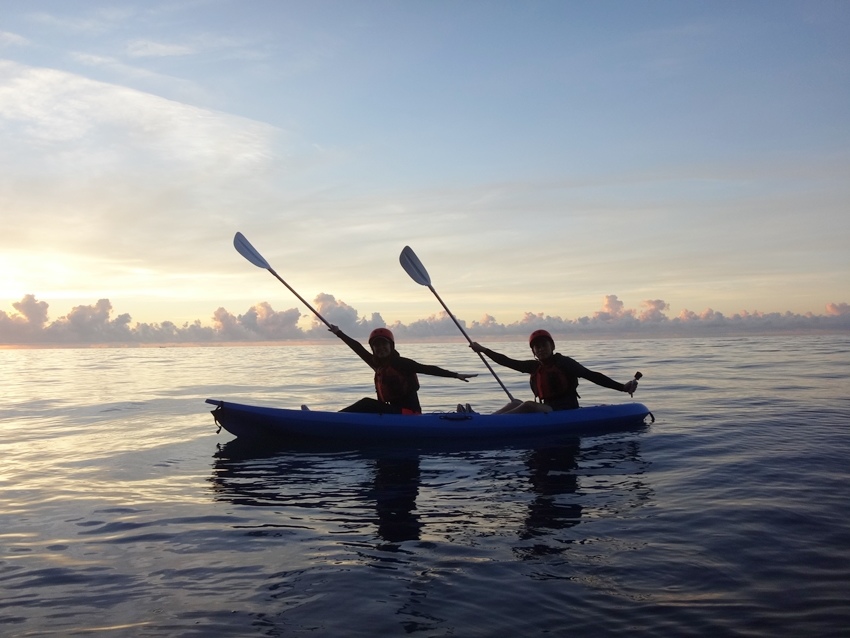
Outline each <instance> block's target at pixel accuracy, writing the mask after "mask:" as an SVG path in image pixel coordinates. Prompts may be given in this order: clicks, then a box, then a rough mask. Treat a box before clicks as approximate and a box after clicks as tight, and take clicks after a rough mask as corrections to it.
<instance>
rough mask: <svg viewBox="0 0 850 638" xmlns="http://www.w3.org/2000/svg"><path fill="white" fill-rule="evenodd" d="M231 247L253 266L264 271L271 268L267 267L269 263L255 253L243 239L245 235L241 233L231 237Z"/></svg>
mask: <svg viewBox="0 0 850 638" xmlns="http://www.w3.org/2000/svg"><path fill="white" fill-rule="evenodd" d="M233 247H234V248H236V251H237V252H238V253H239V254H240V255H242V256H243V257H244V258H245V259H247V260H248V261H250V262H251V263H252V264H254V265H255V266H259V267H260V268H266V269H270V268H271V266H269V262H267V261H266V260H265V259H263V256H262V255H261V254H260V253H258V252H257V249H256V248H254V247H253V246H252V245H251V242H249V241H248V240H247V239H245V235H243V234H242V233H236V235H235V236H234V237H233Z"/></svg>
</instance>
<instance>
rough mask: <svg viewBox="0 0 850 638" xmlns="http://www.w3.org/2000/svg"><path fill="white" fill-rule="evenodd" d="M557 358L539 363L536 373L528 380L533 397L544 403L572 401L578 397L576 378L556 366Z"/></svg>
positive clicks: (555, 356)
mask: <svg viewBox="0 0 850 638" xmlns="http://www.w3.org/2000/svg"><path fill="white" fill-rule="evenodd" d="M558 356H559V355H557V354H555V355H553V356H552V357H550V358H549V359H547V360H546V362H545V363H544V362H542V361H541V362H540V365H539V366H538V368H537V371H536V372H535V373H534V374H532V375H531V378H530V379H529V383H530V384H531V391H532V392H533V393H534V396H536V397H538V398H540V399H542V400H543V401H544V402H549V401H558V400H562V399H570V400H573V399H576V398H577V397H578V377H577V376H575V375H573V374H570V373H568V372H567V371H565V370H564V369H563V368H562V367H561V366H559V365H557V363H556V361H557V357H558Z"/></svg>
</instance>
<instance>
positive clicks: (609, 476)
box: [209, 435, 650, 559]
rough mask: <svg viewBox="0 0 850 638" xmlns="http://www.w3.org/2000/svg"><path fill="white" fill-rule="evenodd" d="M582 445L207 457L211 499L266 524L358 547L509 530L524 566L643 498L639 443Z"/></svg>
mask: <svg viewBox="0 0 850 638" xmlns="http://www.w3.org/2000/svg"><path fill="white" fill-rule="evenodd" d="M589 441H590V442H588V440H585V441H581V440H579V439H573V440H569V441H564V442H561V443H558V444H551V445H547V446H544V447H540V448H535V449H530V450H529V449H516V448H503V449H499V450H490V451H487V450H467V451H460V452H458V451H451V452H444V453H441V452H436V451H434V450H428V451H423V450H419V449H392V450H389V449H388V450H381V449H377V450H375V449H372V450H362V451H347V452H325V453H323V452H313V451H303V450H299V449H278V450H274V449H268V448H256V447H252V446H251V445H250V444H245V443H242V442H240V441H239V440H234V441H231V442H229V443H226V444H224V445H222V446H220V448H219V449H218V451H217V452H216V454H215V456H214V462H213V473H212V476H211V478H210V479H209V480H210V484H211V486H212V489H213V491H214V492H215V495H216V499H218V500H223V501H229V502H232V503H234V504H237V505H241V506H256V507H274V508H276V509H275V514H276V515H277V517H278V520H277V521H276V522H275V523H274V524H275V526H280V527H307V528H315V527H318V526H327V525H328V524H331V525H333V526H336V528H337V530H339V533H342V534H344V538H345V539H346V540H347V541H349V542H351V541H352V539H353V538H354V536H352V535H356V534H361V535H365V536H366V538H364V539H361V540H360V541H359V542H370V540H371V541H372V542H375V541H377V542H379V543H380V542H384V543H389V544H399V543H404V542H405V541H420V540H422V539H423V538H424V537H425V536H426V535H427V537H428V538H429V539H434V538H437V539H441V540H449V539H450V540H451V541H452V542H455V541H457V540H458V538H459V530H460V531H461V532H462V533H461V534H460V537H461V538H462V537H463V536H464V535H466V536H467V537H468V538H471V537H472V536H473V535H474V534H479V535H487V534H504V532H505V531H506V530H512V532H513V534H514V535H515V538H516V539H517V541H518V544H517V546H516V547H514V548H513V551H514V554H515V555H517V556H518V557H520V558H522V559H529V558H534V557H535V556H543V555H547V554H558V553H562V552H564V551H566V550H567V549H568V548H569V547H570V545H571V544H572V543H573V542H574V541H575V539H574V538H573V537H570V536H568V535H567V534H566V531H567V530H569V529H570V528H573V527H575V526H576V525H578V524H579V522H580V521H581V519H582V517H583V516H586V515H588V514H589V515H591V516H593V517H604V516H608V515H616V513H617V511H620V510H622V509H623V508H627V507H633V506H634V505H635V504H636V503H639V502H645V501H646V500H647V499H648V498H649V497H650V490H649V489H648V487H647V486H646V485H645V484H644V483H643V482H642V480H641V479H640V475H641V474H642V473H643V472H644V469H645V468H644V463H643V461H642V460H641V458H640V451H639V446H638V443H637V441H636V440H632V439H628V438H626V439H622V438H618V437H616V436H613V435H612V436H611V437H608V438H605V437H600V438H597V439H591V440H589ZM423 464H424V465H425V466H426V469H425V470H423ZM423 477H424V478H423ZM614 483H616V488H617V489H616V490H615V491H612V490H611V487H612V486H613V484H614ZM623 499H625V501H627V502H622V501H623Z"/></svg>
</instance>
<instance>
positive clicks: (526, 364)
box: [469, 341, 538, 374]
mask: <svg viewBox="0 0 850 638" xmlns="http://www.w3.org/2000/svg"><path fill="white" fill-rule="evenodd" d="M469 347H470V348H472V349H473V350H474V351H475V352H480V353H481V354H485V355H487V356H488V357H489V358H490V359H492V360H493V361H495V362H496V363H498V364H499V365H500V366H505V367H506V368H510V369H511V370H516V371H517V372H525V373H527V374H532V373H533V372H534V371H535V370H537V366H538V363H537V361H536V360H534V359H531V360H529V361H520V360H519V359H511V358H510V357H508V356H505V355H503V354H501V353H499V352H494V351H493V350H490V348H485V347H484V346H482V345H481V344H480V343H477V342H475V341H473V342H472V343H470V344H469Z"/></svg>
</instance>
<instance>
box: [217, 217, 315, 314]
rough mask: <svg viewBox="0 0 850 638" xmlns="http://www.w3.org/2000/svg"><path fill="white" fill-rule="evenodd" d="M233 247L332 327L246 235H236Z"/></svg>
mask: <svg viewBox="0 0 850 638" xmlns="http://www.w3.org/2000/svg"><path fill="white" fill-rule="evenodd" d="M233 247H234V248H236V251H237V252H238V253H239V254H240V255H242V256H243V257H244V258H245V259H247V260H248V261H250V262H251V263H252V264H254V265H255V266H259V267H260V268H265V269H266V270H268V271H269V272H270V273H271V274H273V275H274V276H275V277H277V278H278V280H279V281H280V283H282V284H283V285H284V286H286V287H287V288H289V292H291V293H292V294H293V295H295V296H296V297H298V299H299V300H300V301H301V303H303V304H304V305H305V306H307V307H308V308H309V309H310V310H312V311H313V314H314V315H316V316H317V317H318V318H319V319H321V320H322V323H323V324H325V325H326V326H327V327H328V328H330V327H331V324H329V323H328V322H327V321H325V318H324V317H323V316H322V315H320V314H319V311H318V310H316V309H315V308H314V307H313V306H311V305H310V304H309V303H307V301H306V300H305V299H304V297H302V296H301V295H299V294H298V293H297V292H295V290H294V289H293V288H292V286H290V285H289V284H288V283H286V282H285V281H284V280H283V278H282V277H281V276H280V275H278V274H277V273H276V272H275V271H274V268H272V267H271V266H269V262H267V261H266V260H265V259H263V256H262V255H261V254H260V253H258V252H257V249H256V248H254V247H253V246H252V245H251V242H249V241H248V240H247V239H245V235H243V234H242V233H236V235H235V236H234V237H233Z"/></svg>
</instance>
